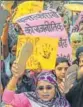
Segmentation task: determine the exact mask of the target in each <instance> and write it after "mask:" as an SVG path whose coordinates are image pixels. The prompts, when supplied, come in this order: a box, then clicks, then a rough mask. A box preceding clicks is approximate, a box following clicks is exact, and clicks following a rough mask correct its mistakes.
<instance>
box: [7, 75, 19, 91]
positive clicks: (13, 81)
mask: <svg viewBox="0 0 83 107" xmlns="http://www.w3.org/2000/svg"><path fill="white" fill-rule="evenodd" d="M18 80H19V78H18V77H16V76H13V77H12V78H11V80H10V81H9V83H8V85H7V87H6V89H7V90H15V89H16V85H17V83H18Z"/></svg>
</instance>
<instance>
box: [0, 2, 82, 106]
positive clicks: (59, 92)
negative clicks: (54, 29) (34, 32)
mask: <svg viewBox="0 0 83 107" xmlns="http://www.w3.org/2000/svg"><path fill="white" fill-rule="evenodd" d="M23 2H24V1H23ZM16 6H17V5H16V2H14V4H13V6H12V8H11V11H12V12H11V13H10V14H9V16H8V18H7V19H6V23H5V25H4V28H3V33H2V35H1V42H2V56H3V60H1V85H0V86H1V89H0V90H1V91H0V94H1V97H2V100H1V106H2V107H83V21H81V22H80V25H79V29H80V30H79V32H74V33H72V32H70V25H71V24H70V23H65V21H64V20H65V19H64V17H63V15H64V14H63V15H62V14H60V15H61V17H62V18H63V21H64V27H65V30H66V32H67V33H68V38H69V42H70V45H71V47H72V64H70V62H69V60H68V59H67V58H64V57H57V59H56V64H55V69H54V70H50V71H45V70H42V68H41V65H40V67H39V68H38V69H36V70H27V69H25V63H26V62H25V63H24V64H21V63H19V62H18V60H17V59H16V46H17V38H18V35H19V34H23V32H22V30H21V29H20V27H19V26H18V25H17V24H13V23H12V22H11V20H12V13H13V12H15V11H16ZM57 11H59V7H58V8H57ZM66 21H67V20H66ZM68 22H69V21H68ZM11 35H15V36H14V37H15V38H13V39H14V41H13V42H12V40H11ZM26 48H27V50H28V52H27V57H28V58H29V57H30V56H31V54H32V52H33V46H32V44H31V43H27V44H26V45H25V46H24V48H23V50H22V52H21V54H22V55H23V54H24V50H25V49H26ZM28 58H27V59H28ZM19 59H20V60H21V59H23V56H21V57H20V58H19ZM73 65H75V66H76V67H78V69H77V73H76V80H75V82H74V83H73V84H71V86H69V89H68V90H67V91H65V75H66V73H67V72H68V69H69V68H72V69H70V70H72V72H73V71H74V70H75V66H74V68H73Z"/></svg>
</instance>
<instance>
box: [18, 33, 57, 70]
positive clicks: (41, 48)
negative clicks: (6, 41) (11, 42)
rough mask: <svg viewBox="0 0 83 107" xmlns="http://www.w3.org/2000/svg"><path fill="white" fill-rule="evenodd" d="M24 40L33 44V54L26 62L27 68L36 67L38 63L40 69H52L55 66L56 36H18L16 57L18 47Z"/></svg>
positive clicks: (20, 46)
mask: <svg viewBox="0 0 83 107" xmlns="http://www.w3.org/2000/svg"><path fill="white" fill-rule="evenodd" d="M26 42H31V43H32V45H33V54H32V55H31V57H30V58H29V60H28V61H27V63H26V68H27V69H37V68H38V67H39V64H40V65H41V68H42V69H46V70H52V69H54V68H55V63H56V57H57V52H58V38H52V37H48V36H31V35H29V36H28V35H27V36H21V35H20V36H19V37H18V44H17V57H18V56H19V52H20V49H21V48H22V46H23V44H24V43H26Z"/></svg>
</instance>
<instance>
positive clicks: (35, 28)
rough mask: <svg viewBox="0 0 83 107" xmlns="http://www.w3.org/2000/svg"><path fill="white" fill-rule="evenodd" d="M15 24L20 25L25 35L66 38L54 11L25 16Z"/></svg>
mask: <svg viewBox="0 0 83 107" xmlns="http://www.w3.org/2000/svg"><path fill="white" fill-rule="evenodd" d="M16 22H17V23H18V24H19V25H20V27H21V28H22V30H23V32H24V34H25V35H27V34H31V35H34V34H36V35H50V36H54V37H56V36H57V37H64V36H67V34H66V32H65V28H64V26H63V23H62V20H61V17H60V16H59V14H58V13H57V12H56V11H55V10H45V11H42V12H41V13H35V14H31V15H25V16H24V17H21V18H19V19H18V20H17V21H16Z"/></svg>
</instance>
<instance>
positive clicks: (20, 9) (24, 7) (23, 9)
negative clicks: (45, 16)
mask: <svg viewBox="0 0 83 107" xmlns="http://www.w3.org/2000/svg"><path fill="white" fill-rule="evenodd" d="M43 3H44V2H43V1H26V2H23V3H21V4H19V5H18V6H17V10H16V14H15V15H14V17H13V22H15V20H16V19H18V18H19V17H21V16H24V15H27V14H30V13H35V12H39V11H41V10H43Z"/></svg>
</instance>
